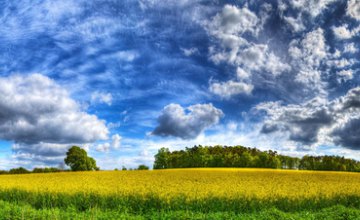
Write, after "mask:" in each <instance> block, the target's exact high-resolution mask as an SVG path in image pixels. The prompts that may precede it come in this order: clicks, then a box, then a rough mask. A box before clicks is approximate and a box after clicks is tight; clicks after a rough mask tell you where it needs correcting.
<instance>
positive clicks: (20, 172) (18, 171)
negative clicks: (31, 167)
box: [9, 167, 30, 174]
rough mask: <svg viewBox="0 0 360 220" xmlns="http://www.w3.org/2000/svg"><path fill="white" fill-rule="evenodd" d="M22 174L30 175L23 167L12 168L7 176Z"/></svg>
mask: <svg viewBox="0 0 360 220" xmlns="http://www.w3.org/2000/svg"><path fill="white" fill-rule="evenodd" d="M24 173H30V171H28V170H27V169H25V168H24V167H19V168H14V169H11V170H10V171H9V174H24Z"/></svg>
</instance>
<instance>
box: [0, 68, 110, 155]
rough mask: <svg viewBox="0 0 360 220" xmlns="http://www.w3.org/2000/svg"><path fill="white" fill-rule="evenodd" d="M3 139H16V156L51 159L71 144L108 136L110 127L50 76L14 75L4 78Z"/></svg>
mask: <svg viewBox="0 0 360 220" xmlns="http://www.w3.org/2000/svg"><path fill="white" fill-rule="evenodd" d="M0 138H1V139H3V140H9V141H14V142H15V144H14V145H13V151H14V152H15V153H16V155H24V154H29V155H33V156H32V157H33V158H35V159H37V160H41V158H47V159H46V160H47V161H51V160H52V159H51V158H52V157H56V156H59V154H62V153H64V152H65V150H66V149H67V147H69V145H72V144H83V143H91V142H95V141H97V140H105V139H107V138H108V129H107V127H106V125H105V122H104V121H102V120H99V119H98V118H97V117H96V116H95V115H90V114H88V113H86V112H83V111H82V110H81V108H80V106H79V104H78V103H77V102H76V101H74V100H73V99H71V97H70V95H69V94H68V93H67V91H66V90H65V89H64V88H62V87H61V86H59V85H57V84H56V83H55V82H54V81H53V80H51V79H49V78H48V77H45V76H43V75H40V74H32V75H28V76H21V75H13V76H9V77H1V78H0ZM18 158H19V157H18Z"/></svg>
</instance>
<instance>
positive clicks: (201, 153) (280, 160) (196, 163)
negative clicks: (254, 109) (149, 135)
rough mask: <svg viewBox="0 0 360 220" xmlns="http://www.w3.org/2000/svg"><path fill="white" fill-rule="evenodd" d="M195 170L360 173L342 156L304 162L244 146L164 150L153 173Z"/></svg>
mask: <svg viewBox="0 0 360 220" xmlns="http://www.w3.org/2000/svg"><path fill="white" fill-rule="evenodd" d="M193 167H252V168H275V169H300V170H329V171H352V172H360V162H359V161H356V160H353V159H347V158H344V157H340V156H309V155H306V156H303V157H302V158H298V157H290V156H285V155H281V154H278V153H277V152H276V151H272V150H269V151H261V150H259V149H257V148H248V147H243V146H220V145H217V146H201V145H198V146H194V147H192V148H188V147H186V148H185V150H179V151H170V150H169V149H168V148H161V149H159V150H158V152H157V154H156V155H155V162H154V167H153V168H154V169H167V168H193Z"/></svg>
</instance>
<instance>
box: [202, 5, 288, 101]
mask: <svg viewBox="0 0 360 220" xmlns="http://www.w3.org/2000/svg"><path fill="white" fill-rule="evenodd" d="M263 6H264V7H262V10H265V11H261V12H260V13H259V14H258V15H256V14H255V13H254V12H252V11H251V10H249V8H248V7H247V6H246V5H245V6H243V7H241V8H239V7H236V6H231V5H225V6H224V7H223V9H222V11H221V12H219V13H218V14H216V15H215V16H214V17H213V18H212V19H211V20H210V21H208V22H205V25H204V27H205V29H206V30H207V32H208V34H209V35H210V36H211V37H212V38H214V39H216V42H217V43H218V44H216V45H214V46H210V47H209V55H210V56H209V58H210V60H211V61H213V62H214V63H215V64H220V63H227V64H230V65H232V66H234V67H237V72H236V75H235V74H234V78H238V79H239V80H240V82H236V80H230V81H228V82H223V83H213V84H212V85H211V86H210V91H212V92H213V93H215V94H218V95H221V96H224V97H230V96H231V95H236V94H239V93H247V94H249V93H250V92H251V91H252V90H253V88H254V85H255V84H254V83H252V78H253V77H252V76H253V74H255V73H256V74H258V75H267V74H270V75H271V76H270V77H276V76H278V75H280V74H281V73H283V72H285V71H288V70H290V69H291V67H290V66H289V65H288V64H286V63H284V62H282V60H281V59H280V58H279V57H278V56H277V55H276V54H275V53H274V52H273V51H272V50H271V49H270V48H269V46H268V45H267V44H265V43H259V42H253V41H250V40H249V36H252V37H253V38H257V37H258V34H259V32H260V31H261V30H262V29H263V25H264V24H265V22H266V19H267V18H268V12H269V10H272V8H271V6H270V5H266V4H265V5H263ZM265 12H266V13H265ZM267 78H269V77H267Z"/></svg>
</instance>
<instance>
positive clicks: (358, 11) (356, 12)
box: [346, 0, 360, 20]
mask: <svg viewBox="0 0 360 220" xmlns="http://www.w3.org/2000/svg"><path fill="white" fill-rule="evenodd" d="M346 12H347V14H348V15H349V16H350V17H352V18H354V19H356V20H360V2H359V1H357V0H349V1H348V5H347V8H346Z"/></svg>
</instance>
